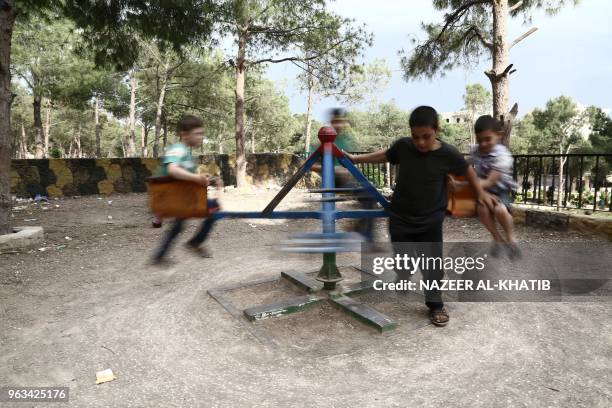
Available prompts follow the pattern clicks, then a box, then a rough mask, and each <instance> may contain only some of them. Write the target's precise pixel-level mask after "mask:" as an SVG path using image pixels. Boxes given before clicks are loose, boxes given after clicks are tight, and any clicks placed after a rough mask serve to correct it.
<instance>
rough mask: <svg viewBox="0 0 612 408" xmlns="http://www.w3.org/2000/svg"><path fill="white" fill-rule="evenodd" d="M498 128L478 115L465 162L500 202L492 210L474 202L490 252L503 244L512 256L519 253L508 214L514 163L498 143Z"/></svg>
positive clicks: (495, 122) (488, 117)
mask: <svg viewBox="0 0 612 408" xmlns="http://www.w3.org/2000/svg"><path fill="white" fill-rule="evenodd" d="M502 131H503V128H502V125H501V123H500V122H499V121H498V120H497V119H495V118H494V117H492V116H491V115H483V116H481V117H479V118H478V119H477V120H476V123H475V124H474V133H475V134H476V141H477V142H478V144H477V145H475V146H473V148H472V151H471V152H470V159H469V161H470V162H471V164H472V165H473V166H474V170H476V174H477V175H478V178H479V179H480V184H481V186H482V188H483V189H485V190H486V191H487V192H489V193H490V194H492V195H493V196H494V197H495V198H496V199H497V200H498V201H499V202H500V203H501V204H503V205H496V206H495V207H494V208H493V209H491V208H488V207H486V206H483V205H481V204H478V205H477V210H478V216H479V218H480V220H481V221H482V223H483V224H484V226H485V227H486V228H487V230H489V232H490V233H491V235H492V236H493V240H494V243H493V247H492V250H491V255H493V256H499V255H500V252H501V250H502V249H503V247H504V246H506V247H507V250H508V255H509V257H510V258H511V259H516V258H519V257H520V256H521V253H520V250H519V247H518V245H517V243H516V238H515V237H514V231H513V230H514V223H513V220H512V215H511V211H512V204H511V203H512V196H511V192H512V190H513V189H514V188H515V186H516V184H515V183H514V180H513V178H512V167H513V164H514V162H513V160H512V154H511V153H510V150H508V148H507V147H506V146H504V145H503V144H501V143H500V140H501V136H502ZM496 220H497V222H499V224H500V225H501V227H502V229H503V230H504V232H505V235H506V240H505V241H504V239H503V238H502V236H501V234H500V233H499V231H498V230H497V226H496V224H495V221H496Z"/></svg>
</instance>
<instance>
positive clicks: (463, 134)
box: [439, 123, 472, 153]
mask: <svg viewBox="0 0 612 408" xmlns="http://www.w3.org/2000/svg"><path fill="white" fill-rule="evenodd" d="M439 137H440V139H441V140H443V141H445V142H446V143H450V144H452V145H453V146H455V147H456V148H457V149H459V151H460V152H464V153H467V152H469V151H470V141H471V137H472V136H471V132H470V131H469V130H468V128H467V126H465V124H463V123H443V124H442V127H441V129H440V136H439Z"/></svg>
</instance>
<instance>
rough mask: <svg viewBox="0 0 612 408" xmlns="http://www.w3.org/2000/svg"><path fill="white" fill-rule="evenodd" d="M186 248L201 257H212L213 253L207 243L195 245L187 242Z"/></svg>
mask: <svg viewBox="0 0 612 408" xmlns="http://www.w3.org/2000/svg"><path fill="white" fill-rule="evenodd" d="M185 248H187V249H188V250H189V252H191V253H192V254H194V255H196V256H199V257H200V258H212V253H211V252H210V251H209V250H208V248H207V247H206V245H193V244H190V243H189V242H187V243H186V244H185Z"/></svg>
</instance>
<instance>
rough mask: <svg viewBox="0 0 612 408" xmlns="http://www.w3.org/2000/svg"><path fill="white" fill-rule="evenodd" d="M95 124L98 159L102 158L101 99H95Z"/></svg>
mask: <svg viewBox="0 0 612 408" xmlns="http://www.w3.org/2000/svg"><path fill="white" fill-rule="evenodd" d="M94 122H95V125H96V157H97V158H99V157H102V148H101V144H102V125H101V124H100V98H99V97H98V96H96V98H95V99H94Z"/></svg>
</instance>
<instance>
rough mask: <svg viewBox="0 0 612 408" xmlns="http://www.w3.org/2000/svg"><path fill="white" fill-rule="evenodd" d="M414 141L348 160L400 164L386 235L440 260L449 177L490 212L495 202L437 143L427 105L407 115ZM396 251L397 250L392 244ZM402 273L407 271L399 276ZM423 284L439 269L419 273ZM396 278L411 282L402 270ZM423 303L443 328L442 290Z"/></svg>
mask: <svg viewBox="0 0 612 408" xmlns="http://www.w3.org/2000/svg"><path fill="white" fill-rule="evenodd" d="M409 124H410V133H411V135H412V137H404V138H401V139H399V140H397V141H396V142H395V143H393V145H392V146H391V147H390V148H389V149H388V150H379V151H377V152H373V153H368V154H362V155H348V157H349V159H351V160H352V161H353V162H354V163H385V162H387V161H388V162H390V163H391V164H395V165H398V175H397V179H396V185H395V190H394V192H393V197H392V198H391V209H390V212H391V215H390V217H389V233H390V235H391V242H393V243H394V244H395V243H401V242H422V243H429V244H423V245H422V247H419V252H420V253H418V254H415V255H416V256H420V255H421V254H423V255H425V256H430V257H442V222H443V221H444V217H445V215H446V208H447V204H448V197H447V177H448V174H449V173H450V174H455V175H458V176H465V177H466V179H467V180H468V182H469V183H470V184H471V186H472V187H473V188H474V190H476V192H477V195H478V202H479V203H480V204H482V205H486V206H487V207H489V208H493V207H494V206H495V205H496V201H495V200H494V199H493V197H491V196H490V195H489V194H488V193H487V192H485V191H484V190H483V189H482V187H481V185H480V182H479V181H478V177H477V176H476V173H475V172H474V169H472V167H470V166H468V164H467V162H466V161H465V159H464V158H463V155H462V154H461V153H459V151H458V150H457V149H456V148H455V147H454V146H452V145H450V144H448V143H444V142H442V141H440V140H438V139H437V136H438V133H439V130H440V129H439V126H438V113H437V112H436V110H435V109H434V108H432V107H429V106H419V107H418V108H416V109H415V110H414V111H413V112H412V113H411V114H410V121H409ZM394 248H396V251H397V250H398V249H399V246H397V245H394ZM403 272H405V271H403ZM421 272H422V274H423V276H424V278H425V280H426V281H434V280H435V281H439V280H440V279H442V277H443V276H444V270H443V269H442V268H435V267H434V268H431V269H429V270H422V271H421ZM396 273H398V278H400V279H409V276H406V275H404V274H403V273H402V271H396ZM425 303H426V305H427V306H428V307H429V309H430V318H431V321H432V323H433V324H435V325H436V326H444V325H446V324H447V323H448V321H449V315H448V311H447V309H446V307H444V303H443V302H442V297H441V294H440V291H438V290H429V291H425Z"/></svg>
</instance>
